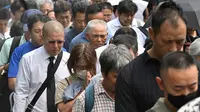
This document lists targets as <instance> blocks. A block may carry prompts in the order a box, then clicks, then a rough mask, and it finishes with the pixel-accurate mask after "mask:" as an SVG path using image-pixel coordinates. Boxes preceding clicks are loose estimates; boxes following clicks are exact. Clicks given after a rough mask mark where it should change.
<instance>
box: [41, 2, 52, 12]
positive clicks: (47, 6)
mask: <svg viewBox="0 0 200 112" xmlns="http://www.w3.org/2000/svg"><path fill="white" fill-rule="evenodd" d="M50 10H53V7H52V6H51V4H49V3H45V4H43V5H41V6H40V11H41V12H43V13H44V14H45V15H47V13H48V12H49V11H50Z"/></svg>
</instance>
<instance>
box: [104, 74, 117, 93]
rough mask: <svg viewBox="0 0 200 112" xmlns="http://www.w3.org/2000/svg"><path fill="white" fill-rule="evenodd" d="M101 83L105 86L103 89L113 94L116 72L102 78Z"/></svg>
mask: <svg viewBox="0 0 200 112" xmlns="http://www.w3.org/2000/svg"><path fill="white" fill-rule="evenodd" d="M103 78H104V79H103V82H104V84H105V86H106V87H105V89H107V90H109V91H110V92H115V85H116V80H117V73H116V72H108V75H107V76H103Z"/></svg>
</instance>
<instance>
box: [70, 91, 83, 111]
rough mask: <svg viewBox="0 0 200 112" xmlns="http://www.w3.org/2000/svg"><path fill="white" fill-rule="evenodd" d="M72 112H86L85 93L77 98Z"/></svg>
mask: <svg viewBox="0 0 200 112" xmlns="http://www.w3.org/2000/svg"><path fill="white" fill-rule="evenodd" d="M72 112H85V91H83V92H82V93H81V94H80V95H79V96H78V97H77V98H76V100H75V102H74V105H73V107H72Z"/></svg>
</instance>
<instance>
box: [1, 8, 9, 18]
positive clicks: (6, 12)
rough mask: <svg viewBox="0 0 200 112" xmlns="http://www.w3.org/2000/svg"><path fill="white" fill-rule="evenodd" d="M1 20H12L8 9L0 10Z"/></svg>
mask: <svg viewBox="0 0 200 112" xmlns="http://www.w3.org/2000/svg"><path fill="white" fill-rule="evenodd" d="M0 19H2V20H9V19H10V11H9V10H8V9H7V8H1V9H0Z"/></svg>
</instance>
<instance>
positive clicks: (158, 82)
mask: <svg viewBox="0 0 200 112" xmlns="http://www.w3.org/2000/svg"><path fill="white" fill-rule="evenodd" d="M156 82H157V84H158V86H159V87H160V90H162V91H164V85H163V81H162V79H161V78H160V77H156Z"/></svg>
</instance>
